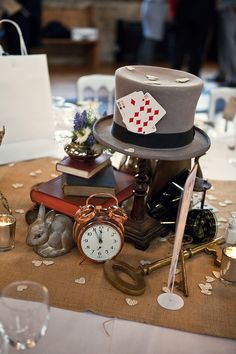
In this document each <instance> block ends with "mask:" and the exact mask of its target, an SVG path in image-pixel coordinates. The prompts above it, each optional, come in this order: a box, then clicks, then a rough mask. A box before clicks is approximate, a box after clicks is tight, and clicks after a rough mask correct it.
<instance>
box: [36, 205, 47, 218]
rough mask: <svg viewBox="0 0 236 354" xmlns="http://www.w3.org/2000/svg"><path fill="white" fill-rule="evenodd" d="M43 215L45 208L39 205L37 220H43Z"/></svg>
mask: <svg viewBox="0 0 236 354" xmlns="http://www.w3.org/2000/svg"><path fill="white" fill-rule="evenodd" d="M45 213H46V210H45V206H44V205H43V204H40V207H39V211H38V217H37V219H40V220H44V218H45Z"/></svg>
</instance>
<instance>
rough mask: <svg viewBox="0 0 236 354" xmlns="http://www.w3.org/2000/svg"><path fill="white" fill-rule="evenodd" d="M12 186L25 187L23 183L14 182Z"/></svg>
mask: <svg viewBox="0 0 236 354" xmlns="http://www.w3.org/2000/svg"><path fill="white" fill-rule="evenodd" d="M12 187H13V188H15V189H17V188H22V187H23V183H13V184H12Z"/></svg>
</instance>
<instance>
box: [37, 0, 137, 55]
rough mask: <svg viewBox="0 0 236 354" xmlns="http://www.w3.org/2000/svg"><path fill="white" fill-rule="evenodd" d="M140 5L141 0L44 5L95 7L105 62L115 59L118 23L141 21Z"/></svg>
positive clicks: (48, 0) (61, 0) (59, 0)
mask: <svg viewBox="0 0 236 354" xmlns="http://www.w3.org/2000/svg"><path fill="white" fill-rule="evenodd" d="M140 3H141V0H136V1H135V0H118V1H110V0H94V1H80V0H77V1H76V0H66V1H65V0H43V5H44V6H50V7H68V8H73V7H74V8H81V7H85V6H87V5H91V4H92V5H93V6H94V16H95V24H96V26H97V28H98V29H99V34H100V59H101V61H104V62H112V61H114V59H115V49H116V48H115V43H116V25H117V21H118V20H123V21H140Z"/></svg>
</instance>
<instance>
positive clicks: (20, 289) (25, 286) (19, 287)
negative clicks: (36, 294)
mask: <svg viewBox="0 0 236 354" xmlns="http://www.w3.org/2000/svg"><path fill="white" fill-rule="evenodd" d="M27 288H28V286H27V285H18V286H17V288H16V290H17V291H24V290H26V289H27Z"/></svg>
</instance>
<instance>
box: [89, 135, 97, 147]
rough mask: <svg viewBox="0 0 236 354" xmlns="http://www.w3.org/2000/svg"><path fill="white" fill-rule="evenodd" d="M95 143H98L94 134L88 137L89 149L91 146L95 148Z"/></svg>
mask: <svg viewBox="0 0 236 354" xmlns="http://www.w3.org/2000/svg"><path fill="white" fill-rule="evenodd" d="M95 143H96V140H95V138H94V136H93V134H90V135H89V137H88V139H87V145H88V146H89V147H91V146H93V145H94V144H95Z"/></svg>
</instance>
